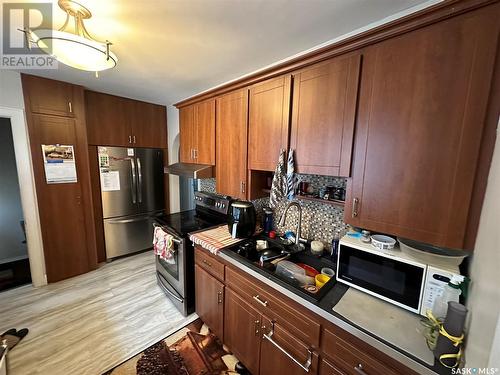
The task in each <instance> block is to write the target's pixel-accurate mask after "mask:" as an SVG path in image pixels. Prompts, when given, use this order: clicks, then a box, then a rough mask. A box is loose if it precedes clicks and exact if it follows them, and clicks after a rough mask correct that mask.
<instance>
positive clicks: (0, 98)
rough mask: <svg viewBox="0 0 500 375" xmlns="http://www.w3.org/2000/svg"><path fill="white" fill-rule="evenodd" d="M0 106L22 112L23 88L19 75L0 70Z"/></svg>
mask: <svg viewBox="0 0 500 375" xmlns="http://www.w3.org/2000/svg"><path fill="white" fill-rule="evenodd" d="M0 106H1V107H10V108H18V109H23V110H24V98H23V88H22V85H21V75H20V74H19V73H17V72H13V71H10V70H1V69H0Z"/></svg>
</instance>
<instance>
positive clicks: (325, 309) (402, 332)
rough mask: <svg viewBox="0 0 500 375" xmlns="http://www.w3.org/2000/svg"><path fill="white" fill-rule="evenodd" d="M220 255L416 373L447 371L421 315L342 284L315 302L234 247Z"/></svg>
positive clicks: (219, 254)
mask: <svg viewBox="0 0 500 375" xmlns="http://www.w3.org/2000/svg"><path fill="white" fill-rule="evenodd" d="M218 256H220V257H221V258H222V259H224V260H225V261H226V262H228V263H230V264H232V265H234V266H235V267H237V268H239V269H241V270H243V271H245V272H246V273H248V274H249V275H251V276H253V277H255V278H256V279H258V280H260V281H262V282H263V283H265V284H266V285H268V286H270V287H271V288H273V289H275V290H277V291H278V292H280V293H282V294H284V295H286V296H287V297H289V298H291V299H293V300H294V301H296V302H298V303H300V304H301V305H303V306H304V307H306V308H307V309H308V310H310V311H312V312H314V313H316V314H318V315H320V316H321V317H323V318H325V319H326V320H328V321H330V322H331V323H333V324H335V325H337V326H338V327H340V328H342V329H344V330H345V331H347V332H349V333H350V334H352V335H354V336H356V337H358V338H359V339H361V340H363V341H365V342H366V343H367V344H369V345H371V346H373V347H374V348H376V349H378V350H380V351H381V352H383V353H385V354H387V355H389V356H390V357H392V358H394V359H395V360H397V361H399V362H401V363H402V364H404V365H405V366H407V367H409V368H411V369H413V370H414V371H415V372H417V373H419V374H436V373H442V372H443V371H442V368H440V367H439V366H436V365H435V364H434V357H433V354H432V352H431V351H430V350H429V349H428V348H427V344H426V342H425V339H424V338H423V336H422V335H421V334H420V333H418V332H417V329H419V328H420V324H419V322H420V316H419V315H416V314H413V313H410V312H408V311H406V310H404V309H401V308H398V307H396V306H394V305H392V304H389V303H387V302H384V301H382V300H380V299H378V298H375V297H373V296H370V295H368V294H366V293H362V292H360V291H358V290H356V289H354V288H349V287H348V286H346V285H343V284H340V283H338V284H337V285H335V286H334V287H333V288H332V289H331V290H330V291H329V292H328V293H327V294H326V295H325V296H324V297H323V298H322V299H321V300H320V302H319V303H315V302H312V301H309V300H307V299H305V298H303V297H302V296H300V295H298V294H297V293H296V292H294V288H293V287H292V286H289V285H287V284H285V283H278V282H276V280H274V279H271V278H270V276H269V275H268V274H267V273H265V272H264V271H261V270H259V269H254V268H253V267H249V266H248V265H246V264H245V263H243V262H241V261H240V260H238V259H237V258H235V257H234V255H233V254H231V251H230V250H224V249H223V250H221V251H220V252H219V253H218ZM367 312H368V313H367ZM374 317H375V319H374Z"/></svg>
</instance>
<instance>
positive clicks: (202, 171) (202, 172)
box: [165, 163, 214, 178]
mask: <svg viewBox="0 0 500 375" xmlns="http://www.w3.org/2000/svg"><path fill="white" fill-rule="evenodd" d="M165 173H169V174H175V175H177V176H184V177H189V178H212V177H214V171H213V166H211V165H205V164H191V163H175V164H170V165H169V166H168V167H165Z"/></svg>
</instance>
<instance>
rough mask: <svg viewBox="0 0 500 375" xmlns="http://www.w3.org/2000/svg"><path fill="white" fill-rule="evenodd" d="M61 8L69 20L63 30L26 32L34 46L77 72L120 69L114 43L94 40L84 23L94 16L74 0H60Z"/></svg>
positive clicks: (62, 27)
mask: <svg viewBox="0 0 500 375" xmlns="http://www.w3.org/2000/svg"><path fill="white" fill-rule="evenodd" d="M58 5H59V7H60V8H61V9H62V10H63V11H65V12H66V21H65V22H64V24H63V25H62V26H61V28H60V29H59V30H51V29H37V30H26V29H25V30H22V31H23V32H25V34H26V36H27V38H28V36H29V39H30V41H31V42H32V43H35V44H36V45H37V46H38V48H40V49H41V50H42V51H44V52H45V53H47V54H49V55H51V56H53V57H54V58H55V59H56V60H57V61H59V62H62V63H63V64H66V65H68V66H71V67H73V68H76V69H80V70H86V71H91V72H96V76H97V72H99V71H102V70H106V69H110V68H113V67H115V66H116V62H117V61H118V58H117V57H116V55H115V54H114V53H113V52H111V51H110V46H111V45H112V43H111V42H109V41H108V40H106V41H105V42H101V41H98V40H96V39H95V38H93V37H92V36H91V35H90V33H89V32H88V31H87V29H86V28H85V25H84V23H83V20H85V19H89V18H90V17H92V13H91V12H90V10H88V9H87V8H86V7H84V6H83V5H81V4H79V3H77V2H75V1H72V0H59V1H58Z"/></svg>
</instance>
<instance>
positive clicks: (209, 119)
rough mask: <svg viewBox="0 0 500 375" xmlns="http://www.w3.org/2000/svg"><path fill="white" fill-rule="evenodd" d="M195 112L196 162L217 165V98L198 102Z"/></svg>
mask: <svg viewBox="0 0 500 375" xmlns="http://www.w3.org/2000/svg"><path fill="white" fill-rule="evenodd" d="M195 106H196V112H195V134H196V136H195V142H194V144H195V147H194V150H195V151H194V157H195V161H196V163H199V164H208V165H215V99H209V100H206V101H203V102H201V103H198V104H196V105H195Z"/></svg>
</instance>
